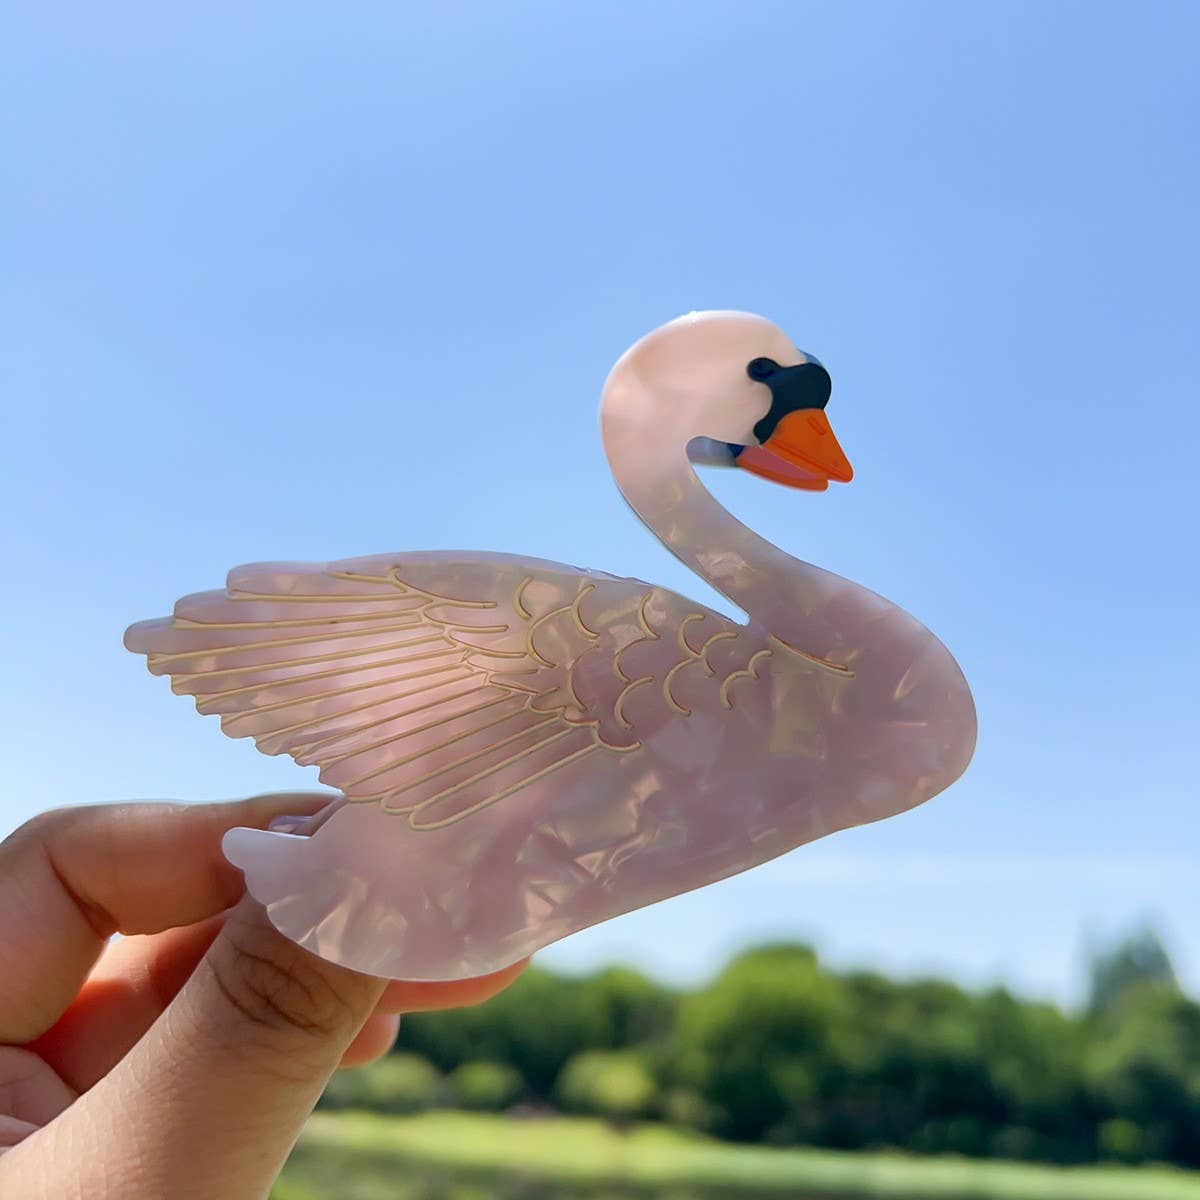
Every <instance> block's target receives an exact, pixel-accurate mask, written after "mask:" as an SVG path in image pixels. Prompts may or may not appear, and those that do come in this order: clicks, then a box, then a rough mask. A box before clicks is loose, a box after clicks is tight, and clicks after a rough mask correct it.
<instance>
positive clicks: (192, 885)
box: [0, 795, 524, 1200]
mask: <svg viewBox="0 0 1200 1200" xmlns="http://www.w3.org/2000/svg"><path fill="white" fill-rule="evenodd" d="M328 800H329V797H328V796H316V795H285V796H261V797H258V798H256V799H252V800H244V801H238V802H235V803H232V804H203V805H184V804H128V805H107V806H98V807H84V808H75V809H61V810H57V811H54V812H50V813H45V814H43V815H42V816H40V817H36V818H35V819H34V820H32V821H30V822H29V823H28V824H26V825H24V826H22V827H21V828H20V829H18V830H17V832H16V833H14V834H13V835H12V836H11V837H9V838H8V839H7V840H6V841H4V842H3V843H0V1195H3V1196H4V1197H5V1200H70V1198H80V1200H82V1198H84V1197H86V1200H116V1198H118V1197H119V1198H120V1200H129V1198H130V1197H154V1200H187V1198H190V1197H197V1198H199V1197H203V1198H204V1200H211V1198H213V1197H220V1200H259V1198H261V1197H263V1196H265V1195H266V1193H267V1192H268V1190H269V1189H270V1187H271V1184H272V1182H273V1181H274V1179H275V1176H276V1175H277V1174H278V1172H279V1169H280V1167H281V1166H282V1164H283V1162H284V1160H285V1159H286V1157H287V1155H288V1152H289V1151H290V1149H291V1147H292V1145H293V1144H294V1142H295V1140H296V1138H297V1136H298V1134H299V1132H300V1129H301V1126H302V1125H303V1123H304V1120H305V1118H306V1117H307V1116H308V1114H309V1112H310V1111H311V1109H312V1107H313V1105H314V1104H315V1103H316V1101H317V1098H318V1097H319V1096H320V1094H321V1090H322V1088H323V1087H324V1086H325V1084H326V1082H327V1081H328V1079H329V1077H330V1075H332V1073H333V1072H334V1071H335V1070H336V1069H337V1068H338V1066H339V1065H341V1066H351V1065H357V1064H359V1063H364V1062H368V1061H370V1060H371V1059H373V1058H376V1057H378V1056H379V1055H381V1054H383V1053H385V1052H386V1051H387V1050H388V1048H389V1047H390V1046H391V1044H392V1042H393V1040H394V1039H395V1036H396V1031H397V1028H398V1025H399V1016H398V1015H397V1014H398V1013H401V1012H413V1011H420V1010H426V1009H434V1008H453V1007H457V1006H460V1005H466V1004H476V1003H479V1002H480V1001H482V1000H485V999H487V998H488V997H489V996H491V995H493V994H495V993H496V992H498V991H500V990H501V989H502V988H504V987H505V986H507V984H508V983H510V982H511V981H512V980H513V979H514V978H515V977H516V976H517V975H518V974H519V973H520V971H521V968H522V966H523V965H524V964H517V965H516V966H514V967H511V968H508V969H506V970H504V971H500V972H497V973H496V974H495V975H490V976H486V977H484V978H480V979H469V980H462V981H459V982H455V983H426V984H419V983H388V982H386V981H384V980H381V979H373V978H371V977H369V976H366V975H359V974H357V973H355V972H352V971H347V970H346V969H345V968H344V967H338V966H335V965H333V964H332V963H327V962H325V961H323V960H322V959H319V958H317V957H315V956H314V955H312V954H309V953H308V952H307V951H305V950H302V949H301V948H300V947H299V946H297V945H295V944H294V943H292V942H289V941H287V940H286V939H285V938H283V937H282V936H281V935H280V934H278V933H277V932H276V931H275V930H274V928H272V926H271V925H270V924H269V923H268V921H267V919H266V916H265V914H264V913H263V911H262V909H261V908H260V907H259V906H258V905H257V904H256V903H255V902H254V901H253V900H252V899H251V898H249V897H248V896H245V895H244V889H243V885H242V879H241V875H240V873H239V872H238V871H236V870H235V869H234V868H233V867H231V866H230V865H229V864H228V863H226V862H225V860H224V859H223V858H222V856H221V851H220V842H221V836H222V834H223V833H224V832H225V831H226V830H227V829H230V828H232V827H233V826H235V825H250V826H258V827H265V826H266V825H267V824H268V823H269V822H270V821H271V819H272V818H274V817H276V816H278V815H280V814H284V813H295V814H301V815H308V814H311V813H315V812H316V811H318V810H319V809H320V808H321V807H322V806H323V805H324V804H325V803H326V802H327V801H328ZM115 932H120V933H123V934H126V935H127V936H126V937H124V938H121V939H119V940H117V941H115V942H111V943H110V942H109V938H110V936H111V935H112V934H113V933H115Z"/></svg>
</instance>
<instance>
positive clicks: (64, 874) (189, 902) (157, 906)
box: [0, 793, 330, 1042]
mask: <svg viewBox="0 0 1200 1200" xmlns="http://www.w3.org/2000/svg"><path fill="white" fill-rule="evenodd" d="M329 799H330V797H329V796H328V795H315V794H312V793H308V794H305V795H295V794H293V795H282V796H259V797H255V798H254V799H251V800H242V801H237V802H235V803H232V804H195V805H192V804H118V805H102V806H96V807H82V808H73V809H59V810H56V811H54V812H50V813H44V814H43V815H42V816H40V817H35V818H34V819H33V820H32V821H30V822H29V823H28V824H26V825H23V826H22V827H21V828H20V829H18V830H17V831H16V833H14V834H13V835H12V836H11V837H9V838H8V839H7V840H6V841H4V842H3V843H0V912H3V913H4V914H5V927H4V930H3V932H0V1042H27V1041H30V1040H31V1039H33V1038H35V1037H37V1036H38V1035H39V1034H42V1033H44V1032H45V1031H46V1030H47V1029H49V1028H50V1026H51V1025H53V1024H54V1022H55V1021H56V1020H57V1019H58V1017H59V1016H61V1015H62V1013H63V1012H64V1011H65V1009H66V1007H67V1005H68V1004H70V1002H71V1000H72V999H73V998H74V996H75V994H76V992H78V991H79V988H80V986H81V985H82V983H83V981H84V978H85V977H86V976H87V974H88V971H89V970H90V969H91V967H92V965H93V963H94V962H95V961H96V958H97V957H98V955H99V954H100V951H101V949H102V948H103V946H104V943H105V941H106V940H107V939H108V938H109V937H110V936H111V935H112V934H113V933H116V932H118V931H119V932H121V933H155V932H158V931H160V930H163V929H168V928H170V927H172V926H176V925H187V924H191V923H193V922H196V921H200V920H203V919H204V918H205V917H209V916H211V915H213V914H214V913H217V912H220V911H221V910H222V909H225V908H228V907H229V906H230V905H231V904H233V903H235V902H236V901H237V899H238V898H239V897H240V896H241V895H242V891H243V887H244V885H243V881H242V876H241V873H240V872H239V871H237V870H235V869H234V868H233V867H231V866H230V865H229V864H228V863H227V862H226V861H225V859H224V858H223V857H222V855H221V848H220V847H221V837H222V835H223V834H224V833H225V832H226V830H228V829H231V828H233V827H234V826H235V825H254V826H260V827H261V826H263V825H265V824H267V822H269V820H270V819H271V817H272V816H273V815H275V814H276V813H279V812H302V811H305V810H307V811H310V812H316V811H318V810H319V809H320V808H321V807H323V806H324V805H325V803H327V802H328V800H329Z"/></svg>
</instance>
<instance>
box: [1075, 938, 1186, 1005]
mask: <svg viewBox="0 0 1200 1200" xmlns="http://www.w3.org/2000/svg"><path fill="white" fill-rule="evenodd" d="M1090 974H1091V980H1090V997H1089V1003H1088V1007H1089V1011H1090V1012H1091V1013H1092V1014H1093V1015H1094V1016H1103V1015H1104V1014H1106V1013H1111V1012H1113V1011H1115V1010H1116V1008H1117V1006H1118V1005H1119V1004H1120V1003H1121V999H1122V997H1123V996H1124V995H1125V993H1126V992H1127V991H1128V990H1129V989H1131V988H1135V987H1137V986H1138V985H1140V984H1144V983H1157V984H1162V985H1164V986H1167V987H1171V988H1178V986H1179V985H1178V982H1177V981H1176V978H1175V968H1174V967H1173V966H1172V965H1171V960H1170V958H1169V957H1168V955H1167V952H1166V949H1165V948H1164V947H1163V944H1162V941H1161V940H1160V939H1159V937H1158V935H1157V934H1156V933H1155V932H1154V930H1153V929H1151V928H1149V926H1142V927H1141V928H1139V929H1135V930H1134V931H1133V932H1132V933H1131V934H1129V935H1128V936H1127V937H1124V938H1121V939H1120V940H1119V941H1117V942H1116V943H1115V944H1114V945H1112V946H1110V947H1107V948H1102V949H1100V950H1097V951H1094V952H1093V954H1092V962H1091V972H1090Z"/></svg>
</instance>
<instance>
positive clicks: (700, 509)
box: [125, 312, 975, 980]
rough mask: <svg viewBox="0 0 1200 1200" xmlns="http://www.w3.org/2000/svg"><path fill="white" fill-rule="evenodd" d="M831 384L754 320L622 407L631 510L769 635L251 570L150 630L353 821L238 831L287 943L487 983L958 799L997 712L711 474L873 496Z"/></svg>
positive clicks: (671, 355) (639, 610)
mask: <svg viewBox="0 0 1200 1200" xmlns="http://www.w3.org/2000/svg"><path fill="white" fill-rule="evenodd" d="M831 390H832V386H831V383H830V377H829V374H828V372H827V371H826V370H825V367H824V366H823V365H822V364H821V363H820V362H818V360H817V359H815V358H813V357H812V356H811V355H808V354H804V353H802V352H800V351H798V350H797V349H796V348H795V346H793V344H792V343H791V341H790V340H789V339H788V338H787V337H786V336H785V335H784V333H783V332H782V331H781V330H780V329H778V328H777V327H776V326H775V325H773V324H772V323H771V322H769V321H767V320H766V319H764V318H762V317H758V316H753V315H751V314H748V313H738V312H704V313H691V314H689V315H687V316H685V317H680V318H679V319H677V320H675V321H672V322H670V323H669V324H667V325H664V326H662V327H661V328H660V329H657V330H655V331H654V332H653V333H650V334H648V335H647V336H646V337H644V338H642V339H641V340H640V341H638V342H637V343H636V344H635V345H634V346H632V347H631V348H630V349H629V350H628V351H626V353H625V354H624V355H623V356H622V357H621V359H620V360H619V361H618V362H617V364H616V365H615V366H614V367H613V369H612V372H611V374H610V375H609V377H608V380H607V382H606V383H605V386H604V391H603V396H602V400H601V409H600V413H601V431H602V436H603V441H604V449H605V452H606V454H607V456H608V461H609V464H610V466H611V469H612V473H613V476H614V478H615V480H616V483H617V486H618V487H619V488H620V490H621V492H622V494H623V495H624V497H625V499H626V500H627V501H628V502H629V504H630V505H631V506H632V507H633V509H634V510H635V512H636V513H637V514H638V516H639V517H640V518H641V519H642V521H643V522H645V524H646V525H647V526H648V527H649V529H650V530H651V531H652V532H653V533H654V534H655V535H656V536H657V537H658V538H659V540H660V541H661V542H662V543H663V545H664V546H665V547H666V548H667V549H668V550H670V551H671V553H673V554H674V555H676V557H678V558H679V559H680V560H681V561H682V562H684V563H685V564H686V565H687V566H688V567H690V568H691V569H692V570H693V571H695V572H696V574H698V575H699V576H700V577H701V578H703V579H705V580H706V581H707V582H708V583H710V584H711V585H712V586H713V587H714V588H716V589H717V591H718V592H720V593H721V594H722V595H723V596H725V597H726V598H727V599H728V600H729V601H730V603H731V604H732V605H736V606H737V608H738V609H740V610H742V611H743V612H745V613H747V614H748V615H749V620H748V622H746V623H744V624H742V623H739V622H737V621H733V620H730V619H729V618H728V617H726V616H723V615H721V614H720V613H717V612H714V611H713V610H712V609H709V608H706V607H705V606H704V605H702V604H699V603H697V602H696V601H694V600H690V599H688V598H687V597H686V596H682V595H679V594H677V593H675V592H672V591H669V590H667V589H666V588H662V587H657V586H655V585H654V584H650V583H644V582H642V581H641V580H638V579H622V578H617V577H614V576H612V575H607V574H605V573H603V572H601V571H585V570H581V569H579V568H576V567H568V566H563V565H562V564H560V563H553V562H544V561H541V560H538V559H531V558H525V557H520V556H516V555H507V554H493V553H486V552H479V553H472V552H463V551H414V552H400V553H396V554H381V555H377V556H374V557H370V558H359V559H350V560H347V561H343V562H336V563H331V564H323V565H317V564H292V563H268V564H259V565H255V566H247V567H240V568H238V569H236V570H234V571H232V572H231V573H230V575H229V578H228V581H227V583H226V586H225V588H224V589H223V590H220V591H213V592H205V593H203V594H200V595H195V596H188V597H185V598H184V599H182V600H180V601H179V602H178V603H177V604H176V606H175V611H174V614H173V615H172V616H170V617H166V618H163V619H161V620H155V621H146V622H143V623H141V624H138V625H134V626H133V627H132V628H131V629H130V630H129V631H128V633H127V634H126V638H125V642H126V645H127V646H128V647H129V649H130V650H133V651H136V652H138V653H141V654H144V655H145V656H146V660H147V665H148V666H149V669H150V671H151V672H153V673H154V674H156V675H169V676H170V677H171V687H172V690H173V691H175V692H177V693H180V694H183V695H188V696H192V697H193V698H194V700H195V703H196V707H197V709H198V710H199V711H200V712H201V713H212V714H216V715H218V716H219V717H220V721H221V727H222V729H223V730H224V731H225V733H227V734H228V735H229V736H231V737H250V738H253V739H254V741H255V744H256V745H257V746H258V748H259V749H260V750H262V751H263V752H264V753H266V754H287V755H290V756H291V757H292V758H293V759H295V761H296V762H297V763H299V764H301V765H303V766H315V767H316V768H317V769H318V771H319V775H320V779H321V781H322V782H323V783H325V784H327V785H329V786H330V787H332V788H336V789H337V790H338V791H340V792H341V793H342V794H343V796H344V797H345V801H344V802H342V803H340V804H336V805H334V806H332V807H331V809H330V810H329V811H328V813H327V814H325V815H324V816H323V818H322V819H319V820H318V821H317V822H316V823H315V824H314V827H313V828H312V829H310V830H309V832H308V833H307V834H306V835H304V836H298V835H296V834H293V833H284V832H272V831H267V830H257V829H235V830H232V831H231V832H230V833H229V834H228V835H227V836H226V839H225V853H226V855H227V857H228V858H229V859H230V861H231V862H233V863H234V864H236V865H237V866H238V867H240V868H241V869H242V870H243V871H244V872H245V876H246V884H247V887H248V889H249V891H250V892H251V893H252V894H253V895H254V896H255V897H256V898H257V899H258V900H259V901H260V902H261V903H262V904H263V905H264V906H265V908H266V911H267V913H268V915H269V918H270V920H271V921H272V923H273V924H274V925H275V926H276V927H277V928H278V929H279V930H280V931H281V932H282V933H283V934H285V935H286V936H287V937H289V938H291V939H293V940H294V941H296V942H298V943H299V944H300V945H302V946H304V947H306V948H307V949H309V950H311V951H312V952H313V953H315V954H318V955H320V956H322V957H323V958H327V959H330V960H332V961H334V962H337V963H341V964H343V965H345V966H347V967H350V968H353V969H355V970H358V971H363V972H367V973H369V974H373V975H380V976H388V977H392V978H402V979H411V980H442V979H457V978H462V977H466V976H471V975H479V974H483V973H485V972H489V971H494V970H498V969H499V968H501V967H504V966H506V965H508V964H510V963H513V962H515V961H517V960H519V959H521V958H524V957H525V956H527V955H529V954H531V953H532V952H533V951H535V950H537V949H539V948H540V947H543V946H545V945H547V944H549V943H550V942H554V941H556V940H558V939H559V938H563V937H565V936H567V935H568V934H570V933H573V932H575V931H577V930H580V929H584V928H586V927H588V926H590V925H595V924H597V923H598V922H600V921H605V920H607V919H609V918H610V917H615V916H617V915H619V914H621V913H624V912H628V911H629V910H631V909H635V908H639V907H641V906H643V905H647V904H652V903H654V902H655V901H658V900H662V899H665V898H666V897H668V896H673V895H677V894H679V893H681V892H686V891H689V890H690V889H692V888H698V887H702V886H704V885H705V884H708V883H712V882H714V881H715V880H718V879H722V878H724V877H726V876H729V875H732V874H734V873H736V872H738V871H744V870H746V869H747V868H749V867H753V866H756V865H757V864H760V863H763V862H766V861H767V860H768V859H771V858H774V857H775V856H777V855H779V854H783V853H785V852H786V851H788V850H791V849H793V848H794V847H796V846H799V845H801V844H803V843H805V842H810V841H812V840H814V839H815V838H819V837H823V836H824V835H825V834H828V833H832V832H834V831H835V830H840V829H845V828H847V827H849V826H853V825H858V824H862V823H864V822H867V821H876V820H879V819H881V818H883V817H888V816H891V815H893V814H895V813H899V812H902V811H904V810H906V809H909V808H912V807H913V806H914V805H917V804H920V803H922V802H923V801H925V800H928V799H929V798H930V797H931V796H933V795H935V794H936V793H938V792H939V791H941V790H942V789H943V788H945V787H947V786H948V785H949V784H951V783H953V782H954V780H955V779H957V778H958V776H959V775H960V774H961V773H962V772H963V771H964V770H965V768H966V766H967V763H968V761H969V760H970V757H971V754H972V751H973V748H974V744H975V710H974V706H973V703H972V700H971V694H970V691H969V689H968V687H967V684H966V681H965V680H964V678H963V675H962V672H961V671H960V670H959V668H958V665H957V664H956V663H955V661H954V659H953V658H952V657H951V655H950V654H949V652H948V651H947V650H946V649H945V647H943V646H942V644H941V643H940V642H939V641H938V640H937V638H935V637H934V636H933V634H931V633H930V632H929V631H928V630H927V629H925V628H924V627H923V626H922V625H921V624H920V623H918V622H917V621H916V620H915V619H914V618H912V617H911V616H909V615H908V614H907V613H906V612H904V611H902V610H901V609H900V608H898V607H896V606H895V605H894V604H891V603H889V602H888V601H887V600H884V599H882V598H881V597H880V596H878V595H876V594H875V593H873V592H871V591H869V590H867V589H866V588H864V587H860V586H859V585H857V584H854V583H851V582H850V581H848V580H846V579H842V578H840V577H839V576H837V575H834V574H832V573H830V572H829V571H825V570H822V569H821V568H819V567H816V566H812V565H810V564H808V563H805V562H802V561H800V560H799V559H796V558H793V557H791V555H789V554H787V553H785V552H784V551H783V550H781V549H779V548H777V547H776V546H774V545H772V544H771V543H770V542H768V541H766V540H765V539H763V538H762V537H760V536H759V535H758V534H756V533H755V532H753V530H751V529H748V528H747V527H746V526H744V525H742V524H740V523H739V522H738V521H737V520H735V519H734V518H733V517H732V516H731V515H730V514H729V513H728V512H726V511H725V510H724V509H723V508H722V507H721V505H720V504H719V503H718V502H717V501H716V499H715V498H714V497H713V496H712V495H711V494H710V493H709V492H708V491H707V490H706V489H705V487H704V486H703V485H702V484H701V482H700V480H699V478H698V476H697V474H696V470H695V466H696V465H698V464H708V465H722V466H729V467H736V468H739V469H742V470H745V471H748V472H750V473H752V474H754V475H757V476H759V477H761V478H763V479H767V480H771V481H773V482H775V483H780V484H785V485H787V486H789V487H791V488H796V489H800V490H802V491H811V492H819V491H822V490H824V489H826V488H827V487H828V486H829V484H830V483H831V482H841V483H844V482H848V481H849V480H850V478H851V476H852V470H851V467H850V463H849V461H848V460H847V458H846V455H845V453H844V452H843V450H842V448H841V446H840V444H839V442H838V440H837V437H836V436H835V434H834V432H833V428H832V426H831V425H830V422H829V418H828V416H827V413H826V408H827V405H828V402H829V399H830V395H831ZM814 511H815V510H813V509H806V510H805V512H814Z"/></svg>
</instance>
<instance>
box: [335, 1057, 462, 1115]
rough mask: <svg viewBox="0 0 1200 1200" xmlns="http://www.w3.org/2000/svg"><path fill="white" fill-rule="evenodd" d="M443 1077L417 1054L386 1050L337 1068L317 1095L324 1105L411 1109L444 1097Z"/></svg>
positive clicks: (388, 1110)
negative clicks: (375, 1059)
mask: <svg viewBox="0 0 1200 1200" xmlns="http://www.w3.org/2000/svg"><path fill="white" fill-rule="evenodd" d="M445 1095H446V1088H445V1081H444V1080H443V1079H442V1075H441V1072H440V1071H438V1069H437V1068H436V1067H434V1066H433V1065H432V1064H431V1063H429V1062H428V1061H427V1060H426V1059H424V1058H421V1057H420V1055H417V1054H389V1055H388V1056H387V1057H386V1058H381V1059H380V1060H379V1061H378V1062H373V1063H371V1064H369V1065H368V1066H365V1067H355V1068H353V1069H352V1070H349V1071H339V1072H338V1073H337V1074H336V1075H335V1076H334V1077H333V1079H331V1080H330V1081H329V1086H328V1087H327V1088H326V1089H325V1095H324V1096H323V1097H322V1099H321V1104H322V1107H324V1108H369V1109H373V1110H375V1111H376V1112H385V1113H414V1112H421V1111H423V1110H424V1109H427V1108H432V1107H433V1106H434V1105H436V1104H439V1103H440V1102H442V1101H443V1100H444V1099H445Z"/></svg>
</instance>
